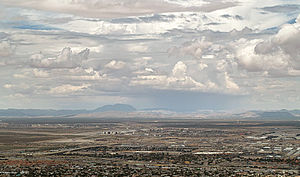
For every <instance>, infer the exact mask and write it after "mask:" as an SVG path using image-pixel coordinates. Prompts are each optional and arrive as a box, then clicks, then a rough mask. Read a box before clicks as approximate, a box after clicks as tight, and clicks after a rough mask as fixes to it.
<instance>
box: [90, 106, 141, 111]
mask: <svg viewBox="0 0 300 177" xmlns="http://www.w3.org/2000/svg"><path fill="white" fill-rule="evenodd" d="M110 111H120V112H133V111H136V109H135V108H134V107H133V106H131V105H128V104H114V105H105V106H102V107H100V108H97V109H95V110H93V111H92V112H110Z"/></svg>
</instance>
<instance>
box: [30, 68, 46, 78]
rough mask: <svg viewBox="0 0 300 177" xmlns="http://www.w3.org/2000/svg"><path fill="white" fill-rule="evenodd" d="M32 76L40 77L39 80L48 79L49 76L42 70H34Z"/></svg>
mask: <svg viewBox="0 0 300 177" xmlns="http://www.w3.org/2000/svg"><path fill="white" fill-rule="evenodd" d="M33 75H34V76H35V77H41V78H44V77H48V76H49V73H48V72H46V71H43V70H40V69H37V68H34V69H33Z"/></svg>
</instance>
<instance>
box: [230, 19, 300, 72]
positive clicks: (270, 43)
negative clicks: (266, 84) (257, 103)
mask: <svg viewBox="0 0 300 177" xmlns="http://www.w3.org/2000/svg"><path fill="white" fill-rule="evenodd" d="M298 18H299V17H298ZM299 39H300V23H299V22H298V20H297V23H295V24H286V25H284V26H282V28H281V29H280V30H279V32H278V33H277V34H275V35H273V36H271V37H270V38H269V39H267V40H257V39H255V40H250V41H247V40H246V39H241V40H239V41H238V42H237V44H235V45H238V46H239V48H238V50H237V61H238V63H239V66H240V67H241V68H243V69H246V70H247V71H249V72H266V73H267V74H269V75H274V76H282V75H291V73H296V72H295V71H294V70H300V50H299V48H300V40H299Z"/></svg>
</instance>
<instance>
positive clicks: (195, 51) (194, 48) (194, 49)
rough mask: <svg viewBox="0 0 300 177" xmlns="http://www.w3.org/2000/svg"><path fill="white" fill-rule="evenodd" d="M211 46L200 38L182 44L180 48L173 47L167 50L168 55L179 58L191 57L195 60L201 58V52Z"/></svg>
mask: <svg viewBox="0 0 300 177" xmlns="http://www.w3.org/2000/svg"><path fill="white" fill-rule="evenodd" d="M211 46H212V43H211V42H208V41H206V40H205V38H202V39H201V40H199V39H196V40H193V41H190V42H186V43H184V44H183V45H182V46H181V47H173V48H171V49H169V54H171V55H179V56H185V55H189V56H193V57H195V58H202V54H203V51H204V50H206V49H208V48H209V47H211Z"/></svg>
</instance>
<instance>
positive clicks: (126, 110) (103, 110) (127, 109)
mask: <svg viewBox="0 0 300 177" xmlns="http://www.w3.org/2000/svg"><path fill="white" fill-rule="evenodd" d="M62 116H64V117H94V118H96V117H97V118H137V117H140V118H201V119H242V120H300V110H286V109H282V110H274V111H244V112H239V113H234V112H220V111H198V112H191V113H180V112H173V111H170V110H164V109H155V108H153V109H144V110H137V109H136V108H134V107H133V106H131V105H128V104H114V105H104V106H102V107H99V108H96V109H93V110H85V109H82V110H54V109H0V117H62Z"/></svg>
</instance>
